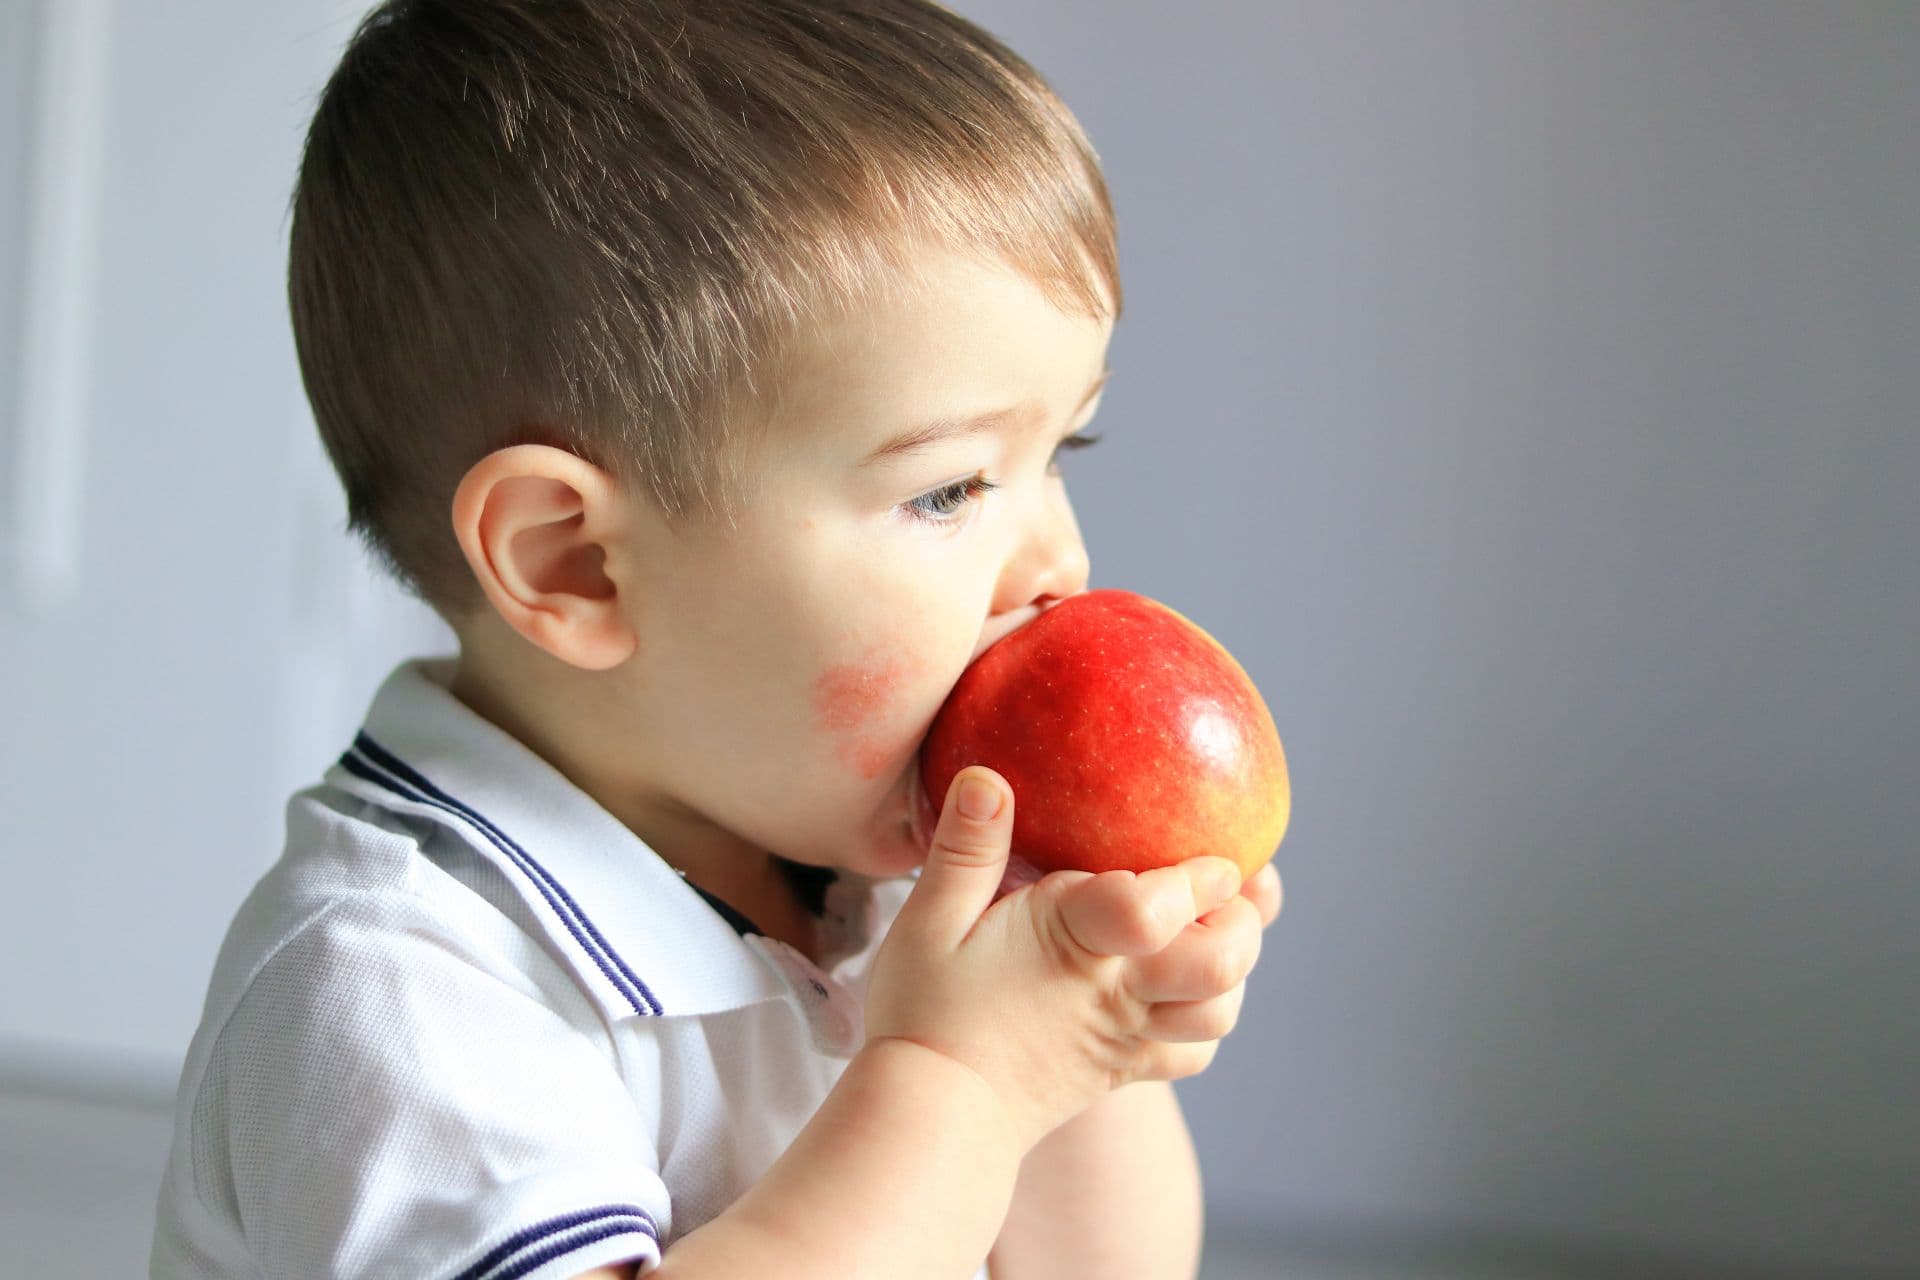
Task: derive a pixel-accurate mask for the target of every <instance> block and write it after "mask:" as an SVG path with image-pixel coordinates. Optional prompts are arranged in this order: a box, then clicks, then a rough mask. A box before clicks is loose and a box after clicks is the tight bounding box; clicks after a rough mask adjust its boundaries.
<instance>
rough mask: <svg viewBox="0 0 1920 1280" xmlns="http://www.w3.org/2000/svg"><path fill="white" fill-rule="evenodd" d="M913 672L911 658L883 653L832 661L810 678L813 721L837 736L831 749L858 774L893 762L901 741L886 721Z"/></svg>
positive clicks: (873, 772) (878, 772) (868, 774)
mask: <svg viewBox="0 0 1920 1280" xmlns="http://www.w3.org/2000/svg"><path fill="white" fill-rule="evenodd" d="M912 672H913V664H911V663H909V662H907V661H905V660H903V659H900V658H895V657H889V656H887V655H886V654H884V653H881V654H879V655H878V656H876V657H873V658H869V659H867V660H864V661H861V662H839V663H835V664H834V665H832V666H830V667H828V668H827V669H826V670H825V671H822V672H821V673H820V676H819V678H818V679H816V680H815V681H814V682H813V714H814V721H815V723H816V724H818V725H819V726H820V728H821V729H822V730H823V731H824V732H826V733H827V734H829V735H831V736H832V737H833V738H834V739H835V742H834V753H835V754H836V755H837V756H838V757H839V758H840V759H841V761H843V762H844V763H845V764H846V765H847V767H848V768H850V769H852V770H853V771H854V772H855V773H857V774H858V775H860V776H861V777H862V778H877V777H879V776H880V775H881V774H882V773H884V772H885V771H886V770H887V769H888V768H890V767H891V766H893V765H894V764H895V763H896V761H895V760H894V756H895V754H896V753H897V752H898V750H899V746H898V743H897V741H896V739H895V737H894V736H893V735H890V734H889V733H888V731H887V724H886V722H887V719H888V714H889V712H890V711H891V710H892V708H893V706H894V704H895V703H896V702H897V701H898V698H899V694H900V690H901V689H902V688H903V687H904V686H905V685H906V683H907V681H908V677H909V676H910V675H911V674H912Z"/></svg>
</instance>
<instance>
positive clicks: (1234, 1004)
mask: <svg viewBox="0 0 1920 1280" xmlns="http://www.w3.org/2000/svg"><path fill="white" fill-rule="evenodd" d="M1246 998H1247V984H1246V983H1244V982H1242V983H1240V984H1239V985H1238V986H1236V987H1234V988H1233V989H1232V990H1231V991H1228V992H1226V993H1225V994H1223V995H1217V996H1215V997H1213V999H1211V1000H1182V1001H1174V1002H1170V1003H1167V1004H1156V1005H1154V1006H1153V1007H1152V1008H1151V1009H1149V1010H1148V1011H1147V1022H1146V1027H1145V1029H1144V1030H1143V1031H1141V1033H1140V1034H1142V1035H1144V1036H1147V1037H1148V1038H1150V1039H1154V1040H1163V1041H1166V1042H1168V1043H1170V1044H1201V1043H1204V1042H1206V1041H1208V1040H1218V1039H1221V1038H1222V1037H1224V1036H1225V1035H1226V1034H1227V1033H1228V1032H1230V1031H1232V1030H1233V1028H1234V1027H1235V1025H1236V1024H1238V1023H1239V1021H1240V1005H1241V1003H1242V1002H1243V1001H1244V1000H1245V999H1246Z"/></svg>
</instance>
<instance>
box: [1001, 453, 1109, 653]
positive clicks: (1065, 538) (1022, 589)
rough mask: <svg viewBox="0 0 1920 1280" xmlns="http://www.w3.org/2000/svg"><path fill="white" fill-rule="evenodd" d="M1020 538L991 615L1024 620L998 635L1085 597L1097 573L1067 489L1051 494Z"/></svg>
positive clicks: (1015, 621)
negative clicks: (1065, 602) (1091, 577)
mask: <svg viewBox="0 0 1920 1280" xmlns="http://www.w3.org/2000/svg"><path fill="white" fill-rule="evenodd" d="M1016 536H1017V541H1016V542H1015V544H1014V547H1013V550H1012V552H1011V554H1010V555H1009V556H1008V558H1007V563H1006V567H1005V568H1004V569H1002V571H1001V574H1000V581H999V583H998V585H997V587H996V590H995V593H994V601H993V612H994V615H995V617H996V618H1007V617H1008V615H1013V614H1017V613H1018V614H1025V615H1026V616H1022V617H1017V618H1008V621H1007V623H1006V624H1005V625H1003V626H1002V627H1000V628H998V629H997V630H998V631H999V632H1000V633H1002V634H1004V632H1005V631H1011V630H1013V629H1014V627H1017V626H1020V625H1022V624H1024V623H1026V622H1030V621H1032V620H1033V618H1034V617H1037V616H1038V615H1039V613H1040V611H1041V610H1043V609H1048V608H1051V607H1052V606H1053V605H1056V604H1058V603H1059V602H1060V601H1062V600H1064V599H1066V598H1067V597H1068V596H1073V595H1078V594H1080V593H1081V592H1082V591H1085V590H1086V589H1087V579H1088V576H1089V575H1090V574H1091V573H1092V571H1093V566H1092V562H1091V561H1090V559H1089V557H1088V555H1087V547H1086V543H1085V541H1084V540H1083V539H1082V538H1081V536H1080V525H1079V522H1078V521H1076V520H1075V519H1074V516H1073V504H1072V503H1070V502H1069V501H1068V500H1067V495H1066V490H1065V489H1064V488H1063V487H1055V488H1054V489H1053V490H1052V492H1050V493H1049V494H1047V496H1046V497H1045V498H1044V499H1043V500H1042V501H1041V502H1040V503H1039V505H1038V506H1037V508H1036V509H1035V512H1034V514H1033V515H1032V516H1031V517H1030V518H1029V519H1028V521H1027V523H1026V524H1025V525H1023V526H1022V528H1021V529H1020V530H1019V532H1018V534H1017V535H1016ZM990 629H992V628H990Z"/></svg>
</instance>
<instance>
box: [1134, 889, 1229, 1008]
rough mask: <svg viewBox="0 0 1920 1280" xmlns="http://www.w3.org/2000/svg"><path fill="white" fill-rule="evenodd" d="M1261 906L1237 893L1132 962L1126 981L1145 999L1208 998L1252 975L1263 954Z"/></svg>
mask: <svg viewBox="0 0 1920 1280" xmlns="http://www.w3.org/2000/svg"><path fill="white" fill-rule="evenodd" d="M1262 927H1263V926H1262V925H1261V923H1260V914H1259V910H1258V909H1257V908H1256V907H1255V906H1254V905H1253V904H1252V903H1251V902H1249V901H1247V900H1246V899H1245V898H1241V897H1236V898H1234V899H1232V900H1231V901H1229V902H1228V903H1226V904H1225V905H1224V906H1222V907H1220V908H1219V909H1218V910H1215V911H1210V912H1208V913H1207V914H1206V915H1205V916H1203V917H1201V918H1200V919H1199V920H1196V921H1195V922H1194V923H1193V924H1191V925H1189V926H1188V927H1187V928H1185V929H1183V930H1181V932H1180V936H1179V937H1177V938H1175V939H1174V940H1173V941H1172V942H1170V943H1168V944H1167V945H1166V946H1165V947H1164V948H1162V949H1161V950H1159V951H1157V952H1155V953H1153V954H1152V955H1144V956H1139V957H1137V958H1136V959H1134V960H1133V962H1132V963H1131V964H1129V965H1128V966H1127V971H1126V973H1125V974H1124V975H1123V976H1122V978H1121V982H1122V985H1123V986H1124V987H1125V989H1126V991H1127V994H1129V995H1131V996H1132V997H1133V998H1134V999H1136V1000H1139V1001H1141V1002H1143V1003H1145V1004H1151V1005H1157V1004H1161V1003H1163V1002H1168V1001H1174V1002H1178V1001H1183V1000H1208V999H1212V998H1213V997H1214V996H1217V995H1220V994H1222V993H1223V992H1226V991H1229V990H1231V989H1232V988H1234V987H1236V986H1238V985H1239V984H1241V983H1243V982H1245V981H1246V980H1247V975H1248V974H1250V973H1252V972H1253V966H1254V965H1255V964H1256V963H1257V962H1258V961H1259V959H1260V945H1261V929H1262Z"/></svg>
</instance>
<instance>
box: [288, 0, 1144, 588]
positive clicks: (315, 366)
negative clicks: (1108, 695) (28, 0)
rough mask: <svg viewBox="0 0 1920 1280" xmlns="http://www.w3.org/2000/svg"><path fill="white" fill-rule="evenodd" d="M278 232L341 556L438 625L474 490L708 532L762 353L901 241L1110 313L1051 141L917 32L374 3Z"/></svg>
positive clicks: (1082, 160) (893, 25)
mask: <svg viewBox="0 0 1920 1280" xmlns="http://www.w3.org/2000/svg"><path fill="white" fill-rule="evenodd" d="M291 208H292V227H291V232H290V238H291V251H290V258H289V265H288V297H289V302H290V305H291V309H292V316H293V331H294V340H295V345H296V347H297V349H298V351H299V357H300V370H301V375H302V377H303V379H304V381H305V385H306V390H307V396H308V399H309V400H310V401H311V402H312V406H313V413H314V418H315V420H316V421H317V423H318V425H319V429H320V435H321V439H322V440H323V441H324V443H325V445H326V449H327V453H328V456H329V457H330V458H331V459H332V461H333V465H334V468H335V470H337V471H338V472H339V475H340V479H341V483H342V484H343V485H344V486H345V489H346V497H347V524H348V528H349V530H351V531H352V532H354V533H357V534H358V535H359V536H360V538H361V539H362V541H363V542H365V544H366V545H367V547H368V548H369V550H371V551H372V552H373V553H374V555H375V557H376V559H377V560H378V561H379V562H380V563H381V564H382V566H383V567H384V568H386V569H387V570H388V571H389V572H391V573H392V574H393V575H394V577H395V578H396V579H397V580H398V581H399V582H400V583H401V585H402V586H403V587H405V588H406V589H407V590H408V591H410V592H411V593H412V594H414V595H415V596H417V597H419V598H420V599H422V600H424V601H426V602H427V603H428V604H430V605H432V606H433V607H434V608H436V609H438V610H439V611H440V612H441V613H442V614H443V615H444V616H447V617H448V618H449V619H450V620H452V619H454V618H455V617H457V616H459V615H463V614H465V613H467V612H468V611H470V610H471V609H473V608H475V607H477V606H478V605H479V603H480V602H481V596H480V593H479V591H478V587H477V584H476V583H475V582H474V580H473V575H472V573H471V571H470V569H469V568H468V566H467V564H466V560H465V558H464V556H463V555H462V554H461V551H460V548H459V545H458V543H457V541H456V540H455V538H454V536H453V532H452V527H451V518H450V515H449V512H450V507H451V502H452V497H453V492H454V490H455V488H456V487H457V486H458V484H459V481H460V478H461V476H463V475H464V474H465V472H466V470H467V469H468V468H469V467H470V466H472V464H473V463H474V462H476V461H478V460H479V459H480V458H481V457H483V456H485V455H486V454H487V453H489V452H491V451H493V450H495V449H499V448H503V447H505V446H507V445H511V444H520V443H528V442H539V443H546V444H552V445H556V446H559V447H562V448H567V449H570V450H572V451H573V452H575V453H577V454H579V455H580V456H581V457H583V458H585V459H587V460H589V461H591V462H593V463H595V464H596V465H598V466H601V467H603V468H605V469H607V470H608V471H609V472H610V473H612V474H613V475H615V476H616V477H617V478H618V479H619V480H620V481H621V483H622V484H623V485H631V486H638V485H640V484H644V485H646V486H647V487H648V488H649V489H650V490H651V492H652V494H653V495H654V498H655V500H656V501H657V502H658V503H659V504H660V507H661V509H662V510H663V511H664V512H665V513H666V515H667V516H668V517H669V518H670V519H674V520H693V521H698V522H705V521H710V520H724V521H726V522H727V523H728V524H729V525H731V524H732V523H733V522H734V520H735V519H736V513H737V512H738V510H739V509H740V504H741V503H743V502H746V501H749V500H750V497H751V494H752V485H751V475H750V467H749V465H748V464H749V459H750V458H751V456H752V453H753V445H754V442H755V440H756V439H757V438H758V434H757V428H756V427H755V426H754V418H755V409H756V406H763V405H764V403H765V402H764V400H763V399H762V398H761V397H762V395H763V393H764V392H765V391H766V390H768V389H769V387H770V384H777V379H778V377H779V374H780V370H781V369H782V368H783V367H785V361H786V360H787V359H788V358H789V355H790V352H791V351H792V350H793V345H792V344H794V343H795V342H796V341H797V340H798V339H799V338H801V337H802V336H803V335H804V334H805V332H806V330H807V327H808V322H809V321H810V320H815V319H818V318H819V317H820V316H821V315H823V314H824V313H825V312H824V309H826V308H832V307H836V306H846V305H851V304H853V303H856V302H857V301H858V300H860V299H861V298H863V297H869V296H872V295H873V293H875V292H885V291H886V290H888V289H890V288H892V287H893V284H892V283H891V279H890V278H895V279H897V278H903V277H906V276H909V275H910V274H911V265H910V264H911V258H910V256H909V254H908V252H907V246H908V245H910V244H912V243H915V242H920V243H932V244H935V245H940V246H944V247H950V248H954V249H958V250H960V251H962V252H965V253H969V254H972V255H974V256H977V257H985V258H989V259H991V260H993V261H997V262H1000V263H1004V264H1006V265H1008V266H1010V267H1012V268H1013V269H1015V270H1017V271H1019V272H1020V273H1021V274H1023V275H1024V276H1025V277H1027V278H1028V279H1030V280H1032V281H1033V282H1034V283H1035V285H1036V286H1038V287H1039V288H1041V289H1042V290H1043V291H1044V293H1045V295H1046V296H1047V297H1048V298H1049V299H1050V300H1051V301H1052V302H1053V303H1054V304H1055V305H1056V306H1058V307H1060V309H1061V310H1063V311H1068V312H1071V313H1075V314H1081V315H1086V316H1089V317H1100V316H1103V315H1109V314H1110V315H1111V316H1112V317H1114V318H1116V319H1117V318H1118V316H1119V314H1120V309H1121V305H1122V302H1121V293H1120V282H1119V269H1118V261H1117V251H1116V246H1115V238H1114V223H1113V210H1112V205H1111V202H1110V200H1109V197H1108V194H1107V188H1106V184H1105V181H1104V180H1103V178H1102V176H1101V173H1100V167H1099V159H1098V157H1097V155H1096V154H1095V152H1094V150H1093V147H1092V145H1091V144H1090V143H1089V142H1088V141H1087V138H1086V135H1085V134H1084V132H1083V131H1082V130H1081V128H1080V125H1079V123H1078V122H1077V121H1076V120H1075V119H1074V117H1073V115H1072V113H1071V112H1070V111H1068V109H1067V108H1066V106H1065V105H1064V104H1063V103H1062V102H1061V101H1060V100H1059V98H1058V97H1057V96H1055V94H1054V93H1053V91H1052V90H1051V89H1050V88H1049V87H1048V85H1047V84H1046V82H1045V81H1043V80H1042V79H1041V77H1040V75H1039V73H1038V72H1036V71H1035V70H1034V69H1033V68H1032V67H1031V66H1029V65H1028V64H1027V63H1026V62H1025V61H1024V60H1022V59H1021V58H1020V57H1019V56H1018V55H1017V54H1015V53H1014V52H1013V51H1012V50H1010V49H1008V48H1007V47H1006V46H1005V45H1004V44H1002V43H1000V41H998V40H997V39H995V38H994V37H993V36H992V35H990V34H988V33H987V32H985V31H983V30H981V29H980V28H979V27H978V26H976V25H974V24H973V23H971V22H969V21H967V20H965V19H963V18H961V17H959V16H957V15H956V14H954V13H952V12H950V11H948V10H947V9H944V8H942V7H941V6H939V5H937V4H934V3H931V2H930V0H387V2H386V3H383V4H381V5H380V6H379V7H378V8H376V9H374V10H373V11H372V12H371V13H369V14H368V15H367V16H366V17H365V18H364V19H363V20H362V21H361V23H360V25H359V27H358V29H357V30H356V31H355V33H354V35H353V37H352V39H351V40H350V41H349V42H348V44H347V47H346V49H345V51H344V53H343V54H342V56H341V60H340V64H339V66H338V67H336V68H335V69H334V72H333V74H332V76H331V77H330V78H329V79H328V81H327V84H326V87H325V88H324V89H323V90H322V91H321V95H320V100H319V103H318V106H317V107H316V109H315V112H314V118H313V122H312V126H311V128H310V130H309V132H308V135H307V140H306V147H305V150H304V153H303V155H302V158H301V163H300V173H299V178H298V181H297V183H296V185H295V188H294V192H293V198H292V202H291ZM1102 290H1104V297H1103V296H1102Z"/></svg>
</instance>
